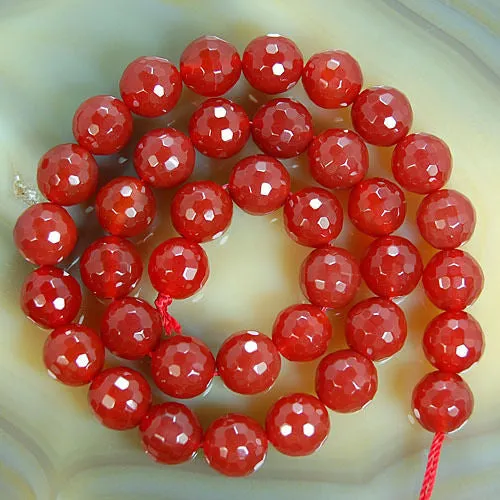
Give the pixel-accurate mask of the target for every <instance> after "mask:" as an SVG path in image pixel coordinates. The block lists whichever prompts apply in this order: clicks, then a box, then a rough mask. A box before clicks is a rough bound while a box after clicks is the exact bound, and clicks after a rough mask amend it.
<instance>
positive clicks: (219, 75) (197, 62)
mask: <svg viewBox="0 0 500 500" xmlns="http://www.w3.org/2000/svg"><path fill="white" fill-rule="evenodd" d="M180 70H181V76H182V80H183V81H184V84H185V85H187V86H188V87H189V88H190V89H191V90H192V91H193V92H196V93H197V94H200V95H204V96H207V97H215V96H219V95H222V94H225V93H226V92H227V91H228V90H229V89H230V88H232V87H233V86H234V84H235V83H236V82H237V81H238V79H239V77H240V74H241V60H240V56H239V55H238V52H237V51H236V48H235V47H234V46H233V45H231V44H230V43H229V42H226V41H225V40H222V38H219V37H216V36H202V37H200V38H197V39H196V40H194V41H192V42H191V43H190V44H189V45H188V46H187V47H186V48H185V49H184V52H183V53H182V55H181V64H180Z"/></svg>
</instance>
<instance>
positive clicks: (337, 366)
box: [316, 349, 378, 413]
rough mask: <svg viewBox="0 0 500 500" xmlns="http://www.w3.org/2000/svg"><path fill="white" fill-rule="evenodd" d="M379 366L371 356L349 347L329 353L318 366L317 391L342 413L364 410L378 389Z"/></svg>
mask: <svg viewBox="0 0 500 500" xmlns="http://www.w3.org/2000/svg"><path fill="white" fill-rule="evenodd" d="M377 384H378V377H377V370H376V368H375V365H374V364H373V363H372V361H370V360H369V359H368V358H365V357H364V356H362V355H361V354H359V353H357V352H355V351H351V350H349V349H346V350H343V351H336V352H332V353H331V354H329V355H328V356H325V357H324V358H323V359H322V360H321V362H320V364H319V365H318V368H317V370H316V392H317V394H318V397H319V399H320V400H321V402H322V403H324V404H325V405H326V406H328V408H330V409H331V410H334V411H338V412H340V413H351V412H354V411H358V410H361V408H363V407H364V406H365V405H366V404H367V403H368V402H370V401H371V400H372V399H373V397H374V396H375V393H376V392H377Z"/></svg>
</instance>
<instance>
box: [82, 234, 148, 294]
mask: <svg viewBox="0 0 500 500" xmlns="http://www.w3.org/2000/svg"><path fill="white" fill-rule="evenodd" d="M80 274H81V276H82V281H83V284H84V285H85V286H86V287H87V288H88V289H89V290H90V291H91V292H92V293H94V294H95V295H97V296H98V297H100V298H102V299H117V298H120V297H123V296H124V295H127V294H128V293H129V292H130V291H131V290H132V289H133V288H134V287H135V285H137V282H138V281H139V280H140V278H141V276H142V260H141V256H140V255H139V253H138V252H137V249H136V248H135V246H134V245H133V244H132V243H130V241H128V240H124V239H122V238H118V237H117V236H106V237H104V238H100V239H98V240H96V241H94V242H93V243H91V244H90V245H89V246H88V247H87V249H86V250H85V251H84V252H83V255H82V258H81V259H80Z"/></svg>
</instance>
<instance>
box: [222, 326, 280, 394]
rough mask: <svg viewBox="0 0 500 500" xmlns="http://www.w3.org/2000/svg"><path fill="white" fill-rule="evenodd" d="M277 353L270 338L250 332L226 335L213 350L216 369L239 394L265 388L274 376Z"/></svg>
mask: <svg viewBox="0 0 500 500" xmlns="http://www.w3.org/2000/svg"><path fill="white" fill-rule="evenodd" d="M280 369H281V357H280V354H279V352H278V350H277V349H276V346H275V345H274V344H273V342H272V341H271V339H270V338H269V337H267V336H266V335H264V334H262V333H259V332H254V331H244V332H238V333H235V334H233V335H231V336H230V337H229V338H227V339H226V340H225V341H224V343H223V344H222V345H221V347H220V349H219V352H218V354H217V371H218V373H219V375H220V377H221V379H222V381H223V382H224V384H225V385H226V386H227V387H228V388H229V389H231V390H232V391H234V392H237V393H239V394H258V393H259V392H263V391H267V390H268V389H269V388H270V387H271V386H272V385H273V384H274V382H275V380H276V379H277V378H278V375H279V373H280Z"/></svg>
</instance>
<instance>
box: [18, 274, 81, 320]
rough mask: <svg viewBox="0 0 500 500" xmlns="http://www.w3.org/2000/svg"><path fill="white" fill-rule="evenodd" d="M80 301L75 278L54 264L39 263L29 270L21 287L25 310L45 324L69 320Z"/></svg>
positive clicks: (33, 318) (74, 314) (79, 291)
mask: <svg viewBox="0 0 500 500" xmlns="http://www.w3.org/2000/svg"><path fill="white" fill-rule="evenodd" d="M81 303H82V292H81V290H80V285H79V284H78V281H76V279H75V278H73V276H70V275H69V274H68V273H67V272H66V271H63V270H62V269H59V268H57V267H52V266H43V267H39V268H38V269H36V270H35V271H33V272H31V273H30V274H28V276H27V277H26V279H25V280H24V284H23V287H22V289H21V309H22V310H23V312H24V314H26V316H28V317H29V318H30V319H31V320H33V321H34V322H35V323H37V324H38V325H40V326H42V327H46V328H56V327H57V326H61V325H66V324H68V323H71V321H73V320H74V319H75V316H76V315H77V314H78V311H79V310H80V305H81Z"/></svg>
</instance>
